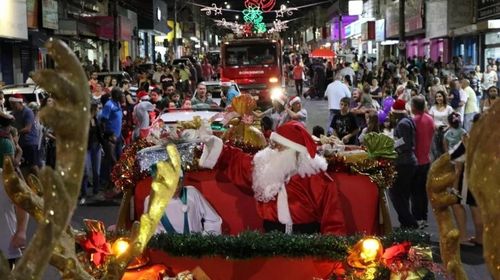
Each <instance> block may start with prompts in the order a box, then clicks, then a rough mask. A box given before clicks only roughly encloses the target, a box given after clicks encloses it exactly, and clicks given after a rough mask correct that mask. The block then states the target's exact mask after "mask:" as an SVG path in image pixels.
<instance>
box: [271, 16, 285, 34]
mask: <svg viewBox="0 0 500 280" xmlns="http://www.w3.org/2000/svg"><path fill="white" fill-rule="evenodd" d="M287 22H288V21H281V20H279V19H276V20H275V21H274V22H273V27H272V28H271V29H269V33H273V32H281V31H284V30H285V29H288V25H287Z"/></svg>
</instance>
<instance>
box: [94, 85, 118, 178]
mask: <svg viewBox="0 0 500 280" xmlns="http://www.w3.org/2000/svg"><path fill="white" fill-rule="evenodd" d="M122 95H123V93H122V91H121V90H120V89H119V88H113V90H112V91H111V99H110V100H108V101H107V102H106V104H105V105H104V107H103V108H102V111H101V114H100V116H99V121H100V122H101V123H102V126H103V135H104V136H103V148H106V149H104V158H103V164H102V165H101V183H102V184H104V185H108V184H109V183H110V177H109V174H111V169H112V168H113V165H114V163H115V162H116V159H118V158H120V155H121V151H122V119H123V112H122V109H121V99H122Z"/></svg>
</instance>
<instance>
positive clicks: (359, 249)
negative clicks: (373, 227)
mask: <svg viewBox="0 0 500 280" xmlns="http://www.w3.org/2000/svg"><path fill="white" fill-rule="evenodd" d="M382 251H383V248H382V243H381V242H380V240H378V239H377V238H372V237H368V238H363V239H361V240H359V241H358V242H357V243H356V244H355V245H354V246H353V247H352V248H351V250H349V256H348V257H347V263H348V264H349V265H350V266H351V267H354V268H362V269H365V268H368V267H375V266H377V265H378V263H379V260H380V258H381V257H382Z"/></svg>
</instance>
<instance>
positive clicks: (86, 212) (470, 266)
mask: <svg viewBox="0 0 500 280" xmlns="http://www.w3.org/2000/svg"><path fill="white" fill-rule="evenodd" d="M294 92H295V90H294V89H292V88H289V94H290V95H293V93H294ZM303 105H304V107H305V108H306V110H307V111H308V124H307V127H308V128H309V130H312V127H314V126H315V125H320V126H323V127H325V126H326V122H327V119H328V107H327V103H326V101H324V100H320V101H317V100H304V101H303ZM390 208H391V209H390V210H391V218H392V223H393V225H394V226H395V227H397V226H398V222H397V216H396V214H395V212H394V209H393V208H392V205H391V206H390ZM429 211H431V210H430V209H429ZM429 213H430V214H429V217H430V220H429V227H428V228H427V229H426V231H427V232H429V233H430V234H431V235H432V239H433V241H434V242H435V243H434V245H435V246H436V250H434V251H435V252H438V250H437V246H438V243H437V240H438V229H437V225H436V222H435V220H434V216H433V215H432V214H431V212H429ZM117 215H118V207H117V206H112V207H109V206H108V207H106V206H101V207H95V206H92V207H90V206H79V207H78V208H77V210H76V211H75V213H74V215H73V218H72V220H71V224H72V225H73V227H75V228H83V219H86V218H87V219H98V220H102V221H103V222H104V223H105V224H106V225H107V226H108V225H112V224H114V223H115V221H116V219H117ZM35 227H36V225H35V223H34V222H33V221H30V225H29V235H31V234H33V231H34V229H35ZM467 227H468V231H469V233H470V234H472V233H473V224H472V220H471V218H470V215H469V216H468V219H467ZM462 261H463V262H464V266H465V270H466V272H467V274H468V275H469V279H471V280H486V279H491V276H490V275H489V272H488V271H487V268H486V266H485V264H484V260H483V258H482V249H481V248H480V247H462ZM44 279H45V280H55V279H60V277H59V274H58V272H57V271H55V270H54V269H53V268H49V269H48V270H47V272H46V274H45V277H44Z"/></svg>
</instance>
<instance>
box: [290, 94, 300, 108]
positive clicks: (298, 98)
mask: <svg viewBox="0 0 500 280" xmlns="http://www.w3.org/2000/svg"><path fill="white" fill-rule="evenodd" d="M297 102H299V103H300V97H298V96H295V97H294V98H292V99H291V100H290V102H289V104H290V106H292V105H293V104H295V103H297Z"/></svg>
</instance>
